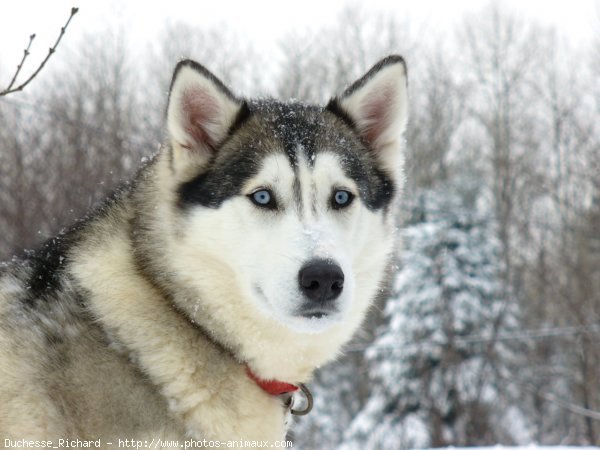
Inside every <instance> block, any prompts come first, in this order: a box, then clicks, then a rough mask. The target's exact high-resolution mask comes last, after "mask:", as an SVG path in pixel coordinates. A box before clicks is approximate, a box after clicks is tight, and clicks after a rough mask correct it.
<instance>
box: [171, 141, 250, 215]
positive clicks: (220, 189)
mask: <svg viewBox="0 0 600 450" xmlns="http://www.w3.org/2000/svg"><path fill="white" fill-rule="evenodd" d="M258 169H259V165H258V163H257V161H256V160H254V158H253V157H252V152H251V151H249V152H241V153H239V154H237V155H236V156H235V157H233V158H230V159H228V160H226V161H223V162H220V161H214V162H213V164H212V167H211V168H210V169H209V170H207V171H206V172H203V173H201V174H200V175H198V176H196V177H195V178H193V179H191V180H190V181H188V182H186V183H183V184H182V185H181V186H179V190H178V195H179V206H180V207H181V208H183V209H185V208H186V207H188V206H193V205H201V206H205V207H207V208H219V207H220V206H221V205H222V204H223V202H224V201H225V200H227V199H229V198H231V197H233V196H235V195H237V194H239V193H240V190H241V187H242V185H243V184H244V182H245V181H246V180H247V179H249V178H250V177H252V176H254V175H256V173H257V172H258Z"/></svg>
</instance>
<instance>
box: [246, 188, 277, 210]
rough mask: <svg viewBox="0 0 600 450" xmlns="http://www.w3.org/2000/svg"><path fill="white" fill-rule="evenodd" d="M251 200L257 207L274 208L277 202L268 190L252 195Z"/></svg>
mask: <svg viewBox="0 0 600 450" xmlns="http://www.w3.org/2000/svg"><path fill="white" fill-rule="evenodd" d="M250 198H251V199H252V201H253V202H254V204H255V205H258V206H262V207H274V203H275V201H274V199H273V195H272V194H271V192H270V191H268V190H266V189H261V190H260V191H256V192H254V193H253V194H251V195H250Z"/></svg>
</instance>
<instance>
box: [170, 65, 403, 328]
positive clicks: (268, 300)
mask: <svg viewBox="0 0 600 450" xmlns="http://www.w3.org/2000/svg"><path fill="white" fill-rule="evenodd" d="M406 120H407V92H406V68H405V64H404V62H403V60H402V58H401V57H399V56H391V57H388V58H386V59H384V60H382V61H381V62H379V63H378V64H377V65H375V66H374V67H373V68H372V69H371V70H370V71H369V72H368V73H367V74H366V75H365V76H363V77H362V78H360V79H359V80H358V81H356V82H355V83H354V84H352V85H351V86H350V87H349V88H348V89H347V90H346V91H345V92H344V93H343V94H342V95H340V96H338V97H335V98H333V99H332V100H331V101H330V102H329V104H328V105H327V106H325V107H317V106H309V105H304V104H301V103H281V102H277V101H274V100H256V101H248V100H243V99H240V98H238V97H236V96H235V95H234V94H233V93H232V92H230V91H229V89H227V88H226V87H225V86H224V84H223V83H221V82H220V81H219V80H218V79H217V78H216V77H215V76H214V75H212V74H211V73H210V72H208V71H207V70H206V69H205V68H203V67H202V66H200V65H198V64H197V63H195V62H192V61H183V62H181V63H179V65H178V66H177V68H176V70H175V73H174V76H173V81H172V84H171V91H170V96H169V104H168V109H167V124H168V133H169V140H170V149H169V151H170V153H169V175H168V176H169V177H170V181H169V183H170V189H171V193H172V196H173V197H172V199H173V202H172V204H173V205H174V206H173V208H174V210H175V214H174V215H175V217H176V218H177V220H176V223H174V224H173V229H172V230H171V232H172V235H173V241H174V242H176V245H177V249H178V250H177V251H176V255H175V256H171V258H172V259H175V260H176V261H173V262H172V264H170V267H174V269H173V270H174V271H175V277H177V278H178V279H179V280H180V281H181V280H183V281H185V282H188V283H189V284H190V285H191V286H194V288H195V289H196V290H199V291H201V292H200V297H201V298H202V299H203V300H202V304H201V305H200V306H198V305H197V304H196V305H194V304H193V302H192V303H190V304H189V305H187V306H185V305H184V308H185V309H186V310H187V311H188V313H189V314H191V315H192V316H193V314H194V310H197V309H198V308H201V309H202V310H203V312H204V313H208V314H209V315H215V316H218V315H220V314H221V315H237V316H238V317H237V318H236V320H237V321H238V322H239V321H241V320H248V321H252V320H257V319H256V317H258V316H260V317H262V319H261V320H266V321H267V322H265V323H269V321H272V323H274V324H277V325H278V326H284V327H287V328H288V329H290V330H293V332H295V333H309V334H315V333H324V332H326V331H327V330H329V329H330V328H332V327H335V326H343V325H342V324H344V323H345V322H348V321H350V322H352V323H351V324H350V325H349V326H350V327H355V326H357V324H358V323H359V322H360V317H362V315H363V314H364V311H365V310H366V307H367V306H368V304H369V303H370V301H371V300H372V298H373V297H374V295H375V294H376V292H377V290H378V289H379V288H380V283H381V281H382V279H383V273H384V271H385V266H386V264H387V263H388V262H389V255H390V254H391V252H392V250H393V239H392V235H393V230H394V223H393V222H394V218H393V214H392V211H393V208H392V206H393V203H394V199H395V195H396V194H397V192H398V191H399V188H400V186H401V177H402V175H401V173H402V132H403V130H404V127H405V125H406ZM208 298H213V300H204V299H208ZM249 311H253V312H249ZM241 316H245V318H241ZM250 316H252V317H250ZM350 318H353V319H352V320H350Z"/></svg>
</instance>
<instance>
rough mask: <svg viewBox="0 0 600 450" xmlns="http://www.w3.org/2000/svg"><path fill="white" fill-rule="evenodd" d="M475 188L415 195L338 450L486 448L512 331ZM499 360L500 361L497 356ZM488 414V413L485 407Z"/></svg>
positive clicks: (494, 248) (490, 224)
mask: <svg viewBox="0 0 600 450" xmlns="http://www.w3.org/2000/svg"><path fill="white" fill-rule="evenodd" d="M478 200H479V199H478V195H476V189H475V190H474V189H473V188H472V187H471V188H464V186H463V188H462V189H456V188H452V187H449V186H445V187H444V188H443V189H437V190H430V191H426V192H422V193H421V194H420V195H419V201H418V206H417V207H416V208H415V209H414V215H413V217H412V220H411V222H410V223H409V224H408V226H407V227H406V228H405V230H404V233H403V239H404V247H403V250H402V254H401V258H400V271H399V272H398V275H397V278H396V284H395V294H394V296H393V297H392V298H390V299H389V301H388V303H387V305H386V308H385V311H384V315H385V318H386V324H385V325H384V326H382V327H381V329H380V331H379V334H378V336H377V338H376V339H375V341H374V343H373V344H372V345H371V346H370V348H369V349H368V350H367V354H366V355H367V359H368V360H369V362H370V364H371V370H370V375H371V378H372V383H373V386H374V387H373V393H372V395H371V397H370V399H369V401H368V402H367V404H366V407H365V408H364V409H363V411H361V413H360V414H359V415H358V416H357V417H356V419H355V420H354V421H353V423H352V425H351V427H350V428H349V430H348V432H347V433H346V436H345V437H346V442H345V445H344V446H343V448H361V449H365V448H369V449H370V448H377V449H382V450H385V449H397V448H399V447H400V446H401V447H405V448H406V447H424V446H432V447H438V446H443V445H449V444H453V445H465V444H486V443H487V444H491V443H494V442H497V440H498V439H502V438H503V437H504V436H503V435H502V432H501V428H502V426H501V423H499V421H502V419H503V418H502V417H498V411H500V412H501V411H502V408H499V407H498V406H499V403H500V402H502V401H503V398H502V397H503V394H501V390H503V386H504V385H505V384H506V383H505V382H504V381H503V380H504V377H506V375H507V372H508V370H507V367H506V363H507V361H510V354H511V352H510V350H509V349H508V348H507V347H506V345H505V344H504V343H503V342H504V341H502V340H498V339H497V338H498V336H499V335H500V336H503V335H505V334H506V333H507V332H509V331H510V329H511V328H512V327H514V325H515V321H516V315H515V310H514V305H513V304H512V302H510V300H509V299H506V298H503V296H502V292H503V289H502V286H501V282H500V277H499V274H500V271H501V269H502V267H501V262H500V261H501V260H500V243H499V241H498V238H497V233H496V230H495V227H496V221H495V220H494V218H493V217H492V216H491V215H490V214H489V213H488V211H486V208H484V207H482V205H481V203H482V202H481V201H478ZM500 356H501V357H500ZM492 406H493V408H492Z"/></svg>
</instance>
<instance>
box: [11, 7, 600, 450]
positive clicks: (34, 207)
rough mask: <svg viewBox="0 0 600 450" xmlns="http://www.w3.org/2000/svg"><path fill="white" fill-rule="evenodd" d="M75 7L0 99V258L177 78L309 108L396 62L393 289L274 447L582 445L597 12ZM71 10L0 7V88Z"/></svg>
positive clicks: (36, 233) (98, 167)
mask: <svg viewBox="0 0 600 450" xmlns="http://www.w3.org/2000/svg"><path fill="white" fill-rule="evenodd" d="M94 3H95V4H92V3H90V4H89V5H88V4H87V3H84V4H81V5H79V6H80V11H79V13H78V14H77V16H75V17H74V18H73V23H72V24H70V26H69V28H68V30H67V31H66V33H65V36H64V38H63V41H62V42H61V44H60V46H59V48H58V50H57V52H56V54H55V55H53V57H52V58H51V59H50V61H49V62H48V65H47V66H46V67H45V68H44V69H43V71H41V72H40V74H39V75H38V77H36V79H35V80H33V82H32V83H31V84H30V85H29V86H28V87H27V88H26V89H25V90H24V91H23V92H19V93H15V94H10V95H7V96H3V97H0V230H1V232H0V259H9V258H10V257H11V256H12V255H13V254H15V253H18V252H20V251H21V250H22V249H32V248H34V247H35V246H36V245H37V244H38V243H40V242H41V241H43V240H45V239H46V238H48V237H49V236H52V235H54V234H56V233H58V232H60V231H61V229H63V228H64V227H66V226H68V225H69V224H70V223H72V222H73V221H74V220H76V219H77V218H80V217H82V216H83V215H85V213H86V211H88V210H89V209H90V208H92V207H93V206H94V205H95V204H96V202H97V201H98V200H99V199H101V198H103V197H104V196H105V195H106V194H107V193H108V192H110V191H111V190H112V189H114V188H115V187H116V186H117V185H118V183H120V182H122V181H123V180H126V179H127V178H128V177H130V176H131V175H132V174H133V173H134V172H135V170H136V168H137V167H138V165H139V164H140V161H141V160H142V159H143V158H147V157H148V156H150V155H152V154H153V153H155V152H156V151H158V148H159V147H160V144H161V142H162V141H163V138H164V135H163V128H164V124H163V120H164V109H165V103H166V97H167V90H168V85H169V80H170V76H171V73H172V69H173V67H174V65H175V63H176V62H177V61H178V60H179V59H182V58H184V57H191V58H193V59H196V60H197V61H199V62H201V63H202V64H204V65H205V66H206V67H208V68H209V69H210V70H212V71H213V72H214V73H215V74H216V75H217V76H218V77H220V78H221V79H222V80H224V81H225V82H226V83H227V84H228V85H229V86H230V87H231V88H232V89H233V91H234V92H238V93H240V94H243V95H248V96H255V95H269V96H274V97H277V98H280V99H291V98H293V99H297V100H301V101H307V102H320V103H323V102H325V101H326V100H327V99H328V98H329V97H331V96H332V95H334V94H335V93H338V92H340V91H341V90H342V89H343V88H344V87H346V86H347V85H348V84H349V83H351V82H352V81H353V80H354V79H355V78H357V77H358V76H360V75H361V74H362V73H364V72H365V71H366V70H367V69H368V68H369V67H370V66H371V65H372V64H373V63H375V62H376V61H377V60H378V59H379V58H380V57H382V56H384V55H387V54H389V53H400V54H402V55H404V56H405V58H406V60H407V63H408V69H409V89H410V104H411V106H410V114H411V116H410V123H409V126H408V131H407V133H406V170H405V173H406V181H407V184H406V188H405V191H404V195H403V196H402V198H401V200H400V202H401V204H400V210H401V214H400V216H399V217H398V226H399V229H400V230H399V233H400V235H401V236H402V239H403V241H404V245H403V250H402V252H400V253H399V255H398V258H397V261H396V266H395V268H396V272H397V275H396V277H395V281H394V285H393V289H392V292H391V293H390V294H389V295H386V296H382V297H388V298H382V299H381V300H380V301H379V302H378V303H377V304H376V305H375V306H374V308H373V309H372V311H371V314H370V316H369V317H368V319H367V321H366V324H365V327H364V330H362V331H361V332H360V333H359V335H358V336H357V337H356V339H355V340H354V341H353V342H352V343H351V344H350V345H348V346H347V348H346V349H345V352H344V355H342V356H340V358H339V360H338V361H336V362H334V363H331V364H329V365H328V366H326V367H323V368H321V369H320V370H319V371H318V372H317V374H316V377H315V379H314V381H313V382H312V383H311V388H312V390H313V393H314V396H315V401H316V403H315V410H314V411H313V412H312V413H311V414H310V415H308V416H306V417H302V418H300V419H298V420H297V422H298V423H297V425H296V427H295V429H294V433H293V439H294V441H295V447H296V448H300V449H336V448H339V449H382V450H386V449H399V448H423V447H444V446H450V445H452V446H475V445H479V446H483V445H493V444H503V445H524V444H529V443H538V444H552V445H558V444H560V445H600V381H599V380H600V2H598V1H593V0H592V1H571V2H555V3H561V5H560V6H553V5H551V4H550V3H551V2H546V3H544V2H538V1H536V2H520V3H518V2H511V1H508V2H500V1H499V2H493V3H488V4H485V3H482V2H474V1H457V2H448V3H447V4H446V3H442V2H433V1H429V0H428V1H421V2H418V5H415V4H410V3H406V4H404V3H403V2H385V1H379V2H378V1H375V2H373V4H372V5H371V6H368V7H367V6H366V5H365V4H359V3H354V4H352V3H351V4H346V3H344V2H341V1H340V2H337V1H336V2H331V3H327V2H321V3H322V5H318V3H317V2H312V1H309V2H308V3H307V5H304V4H303V5H295V6H290V7H289V8H287V7H284V6H283V5H284V2H280V3H279V4H276V3H273V4H269V3H266V2H263V3H261V2H257V3H254V2H246V3H243V4H242V3H239V4H236V3H232V2H222V4H220V5H204V6H203V5H201V3H200V2H198V3H197V5H195V6H190V3H187V4H185V3H183V2H180V1H178V0H175V1H173V2H166V3H167V4H166V5H163V6H162V7H160V8H158V7H151V6H147V5H144V3H143V2H128V3H123V4H119V3H116V2H115V3H110V2H104V3H103V6H101V7H100V6H99V5H98V4H99V3H100V2H94ZM186 5H187V6H186ZM317 5H318V7H317ZM71 6H76V5H71V4H70V3H66V2H63V1H60V2H41V1H40V2H26V1H25V2H20V3H19V5H16V6H12V5H11V6H9V5H5V6H3V8H2V9H3V10H2V13H1V21H2V30H1V31H0V36H1V37H2V43H1V44H0V90H2V89H3V88H4V87H5V86H6V85H8V84H9V82H10V80H11V78H12V76H13V74H14V72H15V68H16V65H17V64H18V62H19V61H20V59H21V57H22V53H23V49H24V48H25V47H26V45H27V41H28V37H29V35H30V34H31V33H33V32H38V33H39V34H38V36H37V37H36V41H35V42H34V45H33V51H32V54H31V57H30V58H29V59H28V61H27V64H28V66H26V67H24V69H23V71H24V73H29V72H30V71H31V69H35V67H36V64H39V61H40V59H43V57H44V54H45V52H47V49H48V47H50V46H51V45H52V43H53V42H54V40H55V38H56V36H57V35H58V32H59V30H60V27H61V26H62V25H63V24H64V22H65V20H66V18H67V17H68V15H69V12H70V7H71ZM212 7H215V8H216V10H217V12H214V11H212V10H211V8H212ZM11 8H13V9H12V10H11ZM286 8H287V9H286ZM211 11H212V12H211ZM36 27H37V28H36ZM38 30H40V31H38Z"/></svg>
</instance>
